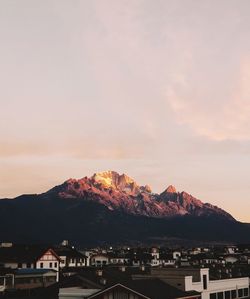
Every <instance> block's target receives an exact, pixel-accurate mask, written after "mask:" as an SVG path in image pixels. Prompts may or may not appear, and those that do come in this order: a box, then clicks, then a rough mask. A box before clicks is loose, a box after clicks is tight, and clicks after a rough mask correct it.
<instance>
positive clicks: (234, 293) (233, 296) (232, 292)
mask: <svg viewBox="0 0 250 299" xmlns="http://www.w3.org/2000/svg"><path fill="white" fill-rule="evenodd" d="M231 295H232V297H231V298H232V299H235V298H236V290H232V291H231Z"/></svg>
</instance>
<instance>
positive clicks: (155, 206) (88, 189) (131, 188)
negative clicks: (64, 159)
mask: <svg viewBox="0 0 250 299" xmlns="http://www.w3.org/2000/svg"><path fill="white" fill-rule="evenodd" d="M51 194H54V195H57V196H59V197H61V198H64V199H82V200H88V201H94V202H96V203H99V204H102V205H104V206H106V207H107V208H108V209H109V210H111V211H114V210H118V211H122V212H125V213H128V214H133V215H141V216H142V215H143V216H149V217H170V216H171V217H172V216H178V215H192V216H210V215H214V216H217V217H220V218H225V219H229V220H232V221H233V220H234V218H233V217H232V216H231V215H230V214H228V213H227V212H225V211H224V210H222V209H220V208H218V207H216V206H213V205H211V204H208V203H202V202H201V201H200V200H198V199H196V198H194V197H193V196H192V195H190V194H188V193H186V192H181V193H180V192H177V191H176V189H175V187H174V186H172V185H171V186H169V187H168V188H167V189H166V190H165V191H164V192H162V193H161V194H156V193H152V191H151V188H150V187H149V186H148V185H146V186H139V185H138V184H137V183H136V182H135V181H134V180H133V179H132V178H130V177H129V176H127V175H126V174H122V175H119V174H118V173H117V172H115V171H106V172H101V173H95V174H94V175H93V176H92V177H90V178H88V177H84V178H82V179H80V180H76V179H69V180H67V181H66V182H65V183H64V184H62V185H60V186H57V187H56V188H53V189H51V190H50V191H49V192H48V193H47V195H48V196H50V195H51Z"/></svg>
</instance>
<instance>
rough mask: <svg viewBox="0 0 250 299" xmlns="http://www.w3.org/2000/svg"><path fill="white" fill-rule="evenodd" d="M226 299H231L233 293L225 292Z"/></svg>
mask: <svg viewBox="0 0 250 299" xmlns="http://www.w3.org/2000/svg"><path fill="white" fill-rule="evenodd" d="M225 299H231V292H230V291H226V292H225Z"/></svg>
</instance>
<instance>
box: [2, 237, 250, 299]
mask: <svg viewBox="0 0 250 299" xmlns="http://www.w3.org/2000/svg"><path fill="white" fill-rule="evenodd" d="M249 277H250V245H223V246H209V247H196V248H184V247H182V248H167V247H166V248H164V247H150V248H149V247H148V248H146V247H145V248H144V247H136V248H134V247H128V246H120V247H107V248H91V249H90V248H88V249H86V248H78V247H74V246H73V245H72V244H70V243H69V242H68V241H67V240H64V241H63V242H62V243H61V244H59V245H53V246H42V245H31V244H12V243H8V242H5V243H4V242H3V243H0V298H2V297H3V298H9V297H12V298H29V297H30V296H33V297H32V298H59V299H66V298H68V299H70V298H71V299H76V298H93V299H94V298H98V299H99V298H110V299H120V298H122V299H132V298H133V299H139V298H148V299H180V298H182V299H183V298H186V299H236V298H249V297H250V295H249V279H250V278H249ZM15 296H16V297H15ZM26 296H27V297H26ZM39 296H40V297H39Z"/></svg>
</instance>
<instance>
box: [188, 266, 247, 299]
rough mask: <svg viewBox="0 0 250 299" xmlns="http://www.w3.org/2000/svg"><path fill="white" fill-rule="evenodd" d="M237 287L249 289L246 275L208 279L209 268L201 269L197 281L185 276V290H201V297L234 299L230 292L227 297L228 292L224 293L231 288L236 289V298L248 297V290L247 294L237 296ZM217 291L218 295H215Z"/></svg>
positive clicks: (206, 298)
mask: <svg viewBox="0 0 250 299" xmlns="http://www.w3.org/2000/svg"><path fill="white" fill-rule="evenodd" d="M203 277H206V282H204V281H203ZM239 289H249V278H248V277H244V278H231V279H221V280H209V269H201V280H200V281H199V282H193V280H192V276H186V277H185V291H197V292H201V294H202V295H201V299H235V298H233V297H232V295H231V294H230V296H229V297H227V295H228V294H229V293H227V295H226V294H225V292H228V291H232V290H236V295H237V298H245V297H249V292H248V294H247V296H239V292H238V290H239ZM218 293H220V295H217V294H218ZM212 294H216V295H212ZM226 297H227V298H226Z"/></svg>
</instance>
